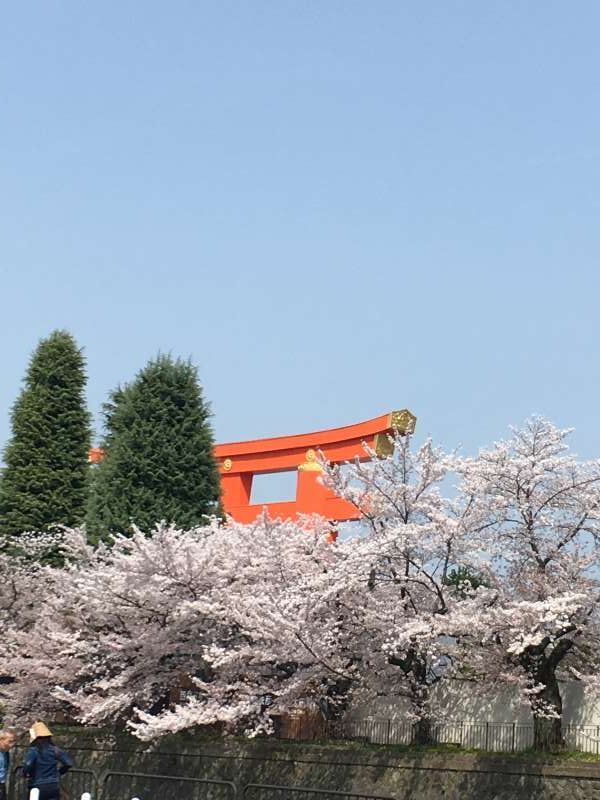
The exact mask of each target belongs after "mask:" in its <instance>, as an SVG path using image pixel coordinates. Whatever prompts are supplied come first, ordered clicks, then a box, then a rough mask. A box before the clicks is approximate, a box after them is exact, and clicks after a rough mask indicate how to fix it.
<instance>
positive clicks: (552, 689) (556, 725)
mask: <svg viewBox="0 0 600 800" xmlns="http://www.w3.org/2000/svg"><path fill="white" fill-rule="evenodd" d="M539 677H540V680H541V682H542V683H543V684H544V689H543V690H542V691H541V692H540V693H539V694H538V695H536V703H535V705H534V707H533V749H534V750H541V751H543V752H552V751H553V750H561V749H562V748H563V747H564V744H565V743H564V739H563V735H562V698H561V696H560V688H559V685H558V681H557V680H556V674H555V672H554V669H552V667H551V666H549V667H548V669H546V670H544V671H543V673H542V674H541V675H540V676H539ZM549 708H554V709H555V711H556V713H557V714H558V716H557V717H545V716H540V714H541V713H542V712H543V711H544V710H547V709H549Z"/></svg>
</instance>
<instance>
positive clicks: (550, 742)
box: [533, 717, 564, 753]
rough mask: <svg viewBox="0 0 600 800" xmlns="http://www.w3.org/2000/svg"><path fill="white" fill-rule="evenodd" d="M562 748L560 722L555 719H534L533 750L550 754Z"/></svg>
mask: <svg viewBox="0 0 600 800" xmlns="http://www.w3.org/2000/svg"><path fill="white" fill-rule="evenodd" d="M563 747H564V740H563V737H562V725H561V720H560V719H557V718H556V717H534V718H533V749H534V750H540V751H542V752H546V753H550V752H554V751H556V750H561V749H562V748H563Z"/></svg>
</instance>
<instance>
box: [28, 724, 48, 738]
mask: <svg viewBox="0 0 600 800" xmlns="http://www.w3.org/2000/svg"><path fill="white" fill-rule="evenodd" d="M40 736H52V731H50V729H49V728H48V727H46V725H45V724H44V723H43V722H34V723H33V725H32V726H31V728H29V739H30V741H32V742H35V740H36V739H37V738H38V737H40Z"/></svg>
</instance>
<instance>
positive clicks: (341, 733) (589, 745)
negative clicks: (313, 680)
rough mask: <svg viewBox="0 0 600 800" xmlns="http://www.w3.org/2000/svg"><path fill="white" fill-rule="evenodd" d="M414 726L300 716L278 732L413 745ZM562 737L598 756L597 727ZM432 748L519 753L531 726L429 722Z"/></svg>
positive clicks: (568, 729) (576, 728) (529, 741)
mask: <svg viewBox="0 0 600 800" xmlns="http://www.w3.org/2000/svg"><path fill="white" fill-rule="evenodd" d="M417 734H418V727H417V725H416V724H415V723H411V722H406V721H403V720H394V719H380V718H372V719H361V720H343V721H338V722H327V721H325V720H323V721H321V722H320V723H318V724H317V723H315V720H314V718H311V719H308V720H306V722H305V724H303V720H302V718H301V717H299V718H297V719H296V720H295V721H294V725H293V726H289V725H288V727H287V729H286V730H282V731H280V732H279V733H278V734H276V735H277V737H278V738H280V739H288V740H289V739H292V740H295V741H307V742H308V741H318V740H337V741H355V742H364V743H366V744H382V745H405V746H409V745H414V744H417V743H418V736H417ZM563 737H564V740H565V745H566V747H567V749H569V750H579V751H581V752H585V753H594V754H596V755H600V725H563ZM428 744H431V745H442V744H445V745H449V746H455V747H457V748H458V747H460V748H461V749H472V750H487V751H492V752H498V753H518V752H521V751H523V750H529V749H530V748H532V747H533V724H531V723H528V724H521V723H516V722H432V724H431V727H430V729H429V742H428Z"/></svg>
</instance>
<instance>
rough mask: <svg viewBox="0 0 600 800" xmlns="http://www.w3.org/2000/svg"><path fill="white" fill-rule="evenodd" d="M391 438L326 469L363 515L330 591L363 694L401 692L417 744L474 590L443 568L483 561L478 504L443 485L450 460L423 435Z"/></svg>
mask: <svg viewBox="0 0 600 800" xmlns="http://www.w3.org/2000/svg"><path fill="white" fill-rule="evenodd" d="M393 444H394V454H393V455H391V456H389V457H386V458H377V457H376V456H375V454H374V453H369V455H370V456H371V461H369V462H367V463H359V462H356V463H353V464H347V465H344V466H343V467H339V466H332V467H327V469H326V473H325V476H324V480H325V482H326V483H327V484H328V485H329V486H330V487H331V488H332V489H333V490H334V491H335V492H336V493H337V494H339V495H340V496H341V497H343V498H345V499H346V500H348V501H349V502H351V503H353V504H354V505H355V506H356V508H357V509H359V511H360V512H361V515H362V521H363V523H362V531H361V535H360V537H359V538H358V539H357V540H356V541H350V542H348V543H347V547H346V553H345V559H344V561H343V562H342V563H341V564H340V566H339V567H338V570H337V576H336V580H337V584H338V587H337V588H336V591H337V592H338V598H339V602H340V603H343V605H344V606H345V608H346V609H347V611H348V613H347V615H346V617H345V620H344V627H345V634H346V636H348V637H350V638H351V639H353V640H354V645H353V646H354V650H355V655H354V659H355V663H357V664H360V672H361V681H360V687H361V691H362V693H363V694H364V695H366V696H369V695H371V696H375V695H381V694H395V695H398V696H404V697H406V698H407V699H408V700H409V703H410V709H411V716H412V718H413V719H414V720H415V722H416V726H415V738H416V740H417V741H418V742H420V743H426V742H427V741H428V740H429V738H430V725H431V708H430V692H431V687H432V685H433V684H435V683H437V682H439V681H440V680H442V679H444V678H448V677H450V676H451V675H452V673H453V670H454V669H455V668H456V667H457V666H458V665H457V663H456V657H457V655H458V652H459V644H460V637H461V636H462V635H463V634H464V633H466V632H467V631H469V632H471V633H472V631H473V626H474V620H476V619H477V618H478V615H477V613H476V606H477V603H478V599H477V592H475V591H469V592H468V593H467V594H465V593H464V592H463V591H461V587H460V586H457V585H456V582H455V581H453V580H451V578H450V574H451V571H452V570H454V574H456V570H458V569H462V570H463V571H464V570H467V571H468V570H471V572H472V573H473V574H482V573H483V572H485V570H486V568H487V567H486V564H485V562H484V561H483V560H482V559H481V556H480V546H479V540H478V538H477V537H476V536H475V535H474V534H473V532H472V529H473V528H474V527H475V525H474V520H473V517H474V515H475V514H476V513H477V511H478V509H477V507H476V506H475V505H474V504H472V503H464V502H462V500H461V499H458V500H454V501H453V500H449V499H448V498H447V497H446V496H445V495H444V493H443V492H442V488H443V484H444V481H445V480H447V478H448V475H449V471H450V469H451V466H452V463H453V460H452V459H451V458H449V457H448V456H447V455H446V454H444V453H443V452H442V451H440V450H439V449H437V448H435V447H434V446H433V445H432V443H431V442H430V441H427V442H426V443H425V444H424V445H423V446H422V447H420V448H418V449H417V450H413V448H412V443H411V437H410V436H396V437H395V438H394V441H393ZM348 649H351V646H350V644H348Z"/></svg>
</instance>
